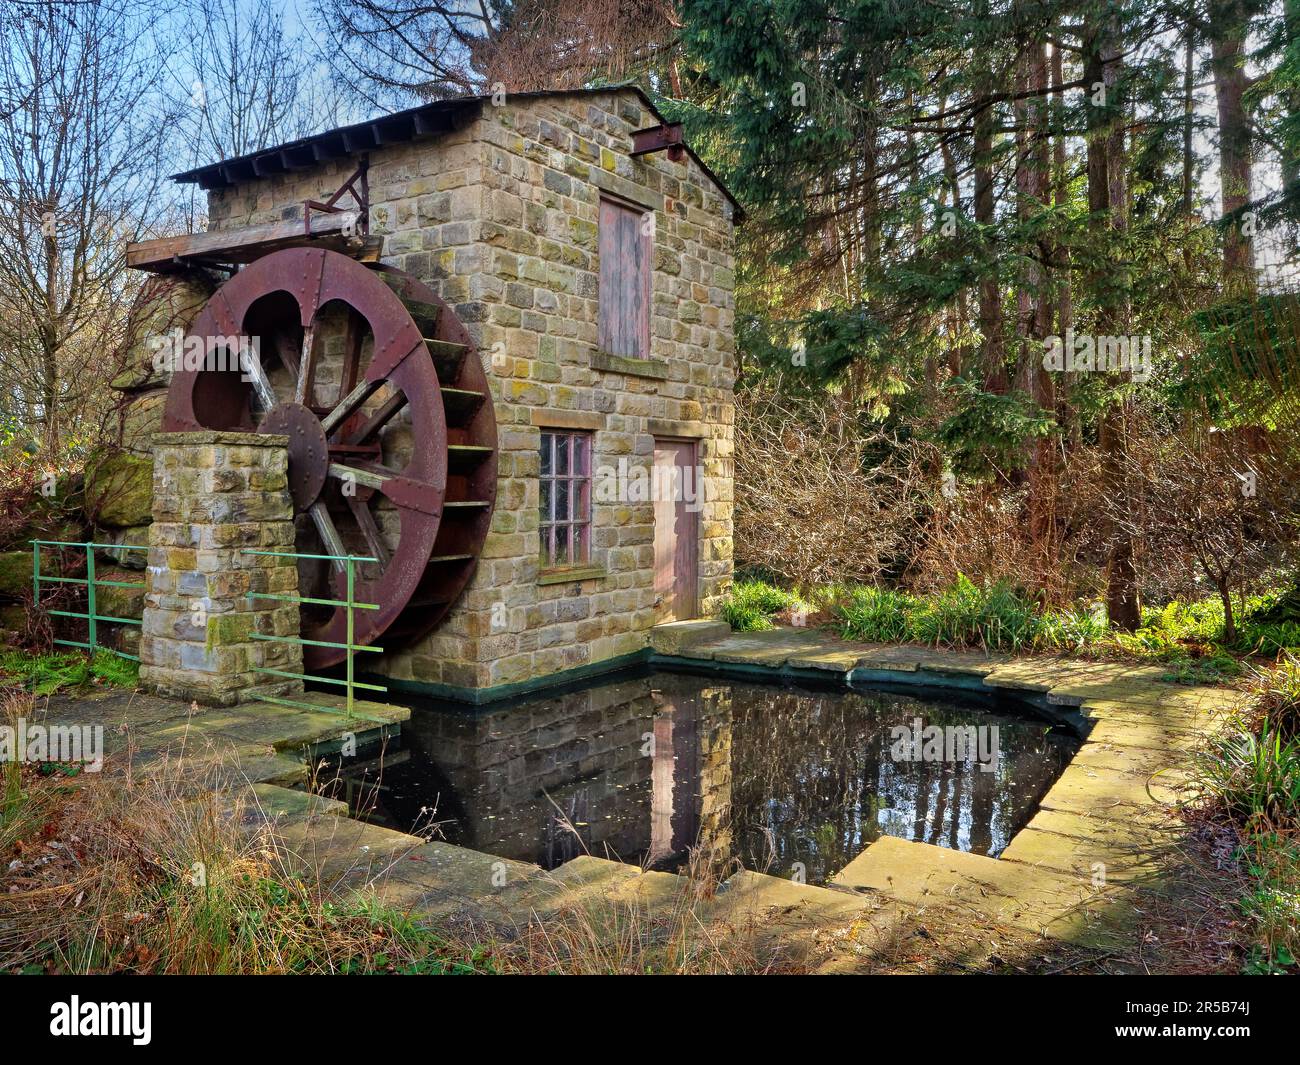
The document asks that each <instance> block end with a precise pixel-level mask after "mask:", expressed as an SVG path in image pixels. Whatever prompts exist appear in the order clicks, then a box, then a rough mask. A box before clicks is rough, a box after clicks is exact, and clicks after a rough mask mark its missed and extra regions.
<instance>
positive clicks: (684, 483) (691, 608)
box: [653, 440, 700, 621]
mask: <svg viewBox="0 0 1300 1065" xmlns="http://www.w3.org/2000/svg"><path fill="white" fill-rule="evenodd" d="M697 481H698V478H697V477H696V469H695V442H694V441H691V440H656V441H655V459H654V482H653V487H654V508H655V611H656V620H657V621H688V620H690V619H691V618H693V617H695V615H696V612H697V611H698V609H699V605H698V600H697V596H696V590H697V588H698V587H699V543H700V513H699V505H698V496H697V494H696V493H697V492H698V491H699V485H698V484H697Z"/></svg>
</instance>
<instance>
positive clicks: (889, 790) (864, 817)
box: [344, 673, 1074, 883]
mask: <svg viewBox="0 0 1300 1065" xmlns="http://www.w3.org/2000/svg"><path fill="white" fill-rule="evenodd" d="M917 718H920V719H922V720H923V721H924V723H925V724H927V725H931V724H936V725H939V726H941V727H942V726H949V725H951V726H966V725H972V724H973V725H976V726H984V727H985V728H988V727H989V726H992V725H996V726H998V741H999V744H998V745H999V748H1000V757H999V760H998V763H997V766H996V769H995V770H994V771H991V772H988V771H985V770H983V769H982V768H981V767H980V765H979V763H978V761H977V759H976V757H975V752H969V753H968V756H967V757H965V758H964V759H957V760H952V761H937V762H936V761H924V760H922V761H898V760H896V759H895V758H894V757H893V756H892V754H893V752H891V731H890V730H891V728H893V727H895V726H900V725H911V724H912V723H913V722H914V721H915V720H916V719H917ZM1073 749H1074V746H1073V744H1072V742H1071V741H1070V740H1068V739H1067V738H1065V737H1062V736H1060V735H1058V734H1057V733H1055V732H1051V731H1049V730H1048V728H1047V726H1046V725H1045V724H1043V723H1041V722H1038V721H1035V720H1033V719H1031V718H1028V717H1025V716H1019V715H1017V716H1008V715H996V716H995V715H993V714H990V713H987V712H986V711H984V710H983V709H980V708H978V707H972V706H959V705H956V704H954V703H952V702H931V701H925V700H919V699H914V698H911V697H909V696H904V695H897V694H886V693H875V692H856V691H843V690H837V691H810V690H802V689H794V688H783V687H777V686H770V685H756V684H747V683H740V682H734V683H733V682H726V683H719V682H718V681H717V680H716V679H715V678H709V679H707V680H706V679H702V678H699V677H693V676H683V675H674V674H663V673H656V674H651V675H647V676H637V677H631V678H622V679H618V680H614V681H611V682H608V683H605V684H602V685H599V686H596V687H592V688H588V689H586V690H582V691H574V692H568V693H562V694H558V695H553V696H549V697H546V698H543V699H536V700H531V701H526V702H522V703H515V704H511V705H508V706H502V707H500V708H488V709H486V710H480V711H477V712H472V713H471V712H466V711H463V710H460V709H454V708H450V707H447V706H445V705H440V706H438V707H436V708H435V707H426V708H422V709H417V711H416V713H415V714H413V716H412V719H411V721H410V722H409V723H408V724H407V725H406V726H404V729H403V735H402V739H401V746H400V748H399V749H398V750H396V751H388V752H385V756H384V759H383V765H382V768H381V767H380V765H379V762H378V760H377V759H374V758H373V756H372V757H371V758H370V760H369V761H367V762H365V763H364V764H363V763H360V762H358V763H356V764H354V765H353V766H345V767H344V776H345V778H351V779H353V780H356V778H357V777H358V776H363V775H364V777H365V779H366V781H367V782H368V783H369V784H371V785H377V787H376V788H375V789H374V791H373V793H372V794H373V795H374V801H373V807H374V809H373V816H374V817H375V818H376V819H377V820H380V821H382V822H384V823H388V824H393V825H395V826H398V827H402V828H409V827H411V826H412V825H415V824H417V823H419V822H420V818H421V811H422V810H425V809H428V808H433V809H434V810H435V811H436V813H435V815H434V818H433V819H434V820H435V821H436V822H437V823H438V825H439V828H440V831H441V833H442V835H443V837H444V838H446V839H448V840H450V841H451V842H454V843H459V844H462V845H464V846H467V847H472V848H474V849H476V850H481V851H486V852H488V853H491V854H497V855H500V856H502V857H507V858H513V859H517V860H520V861H529V862H537V863H539V864H541V865H543V866H545V867H547V868H553V867H555V866H557V865H560V864H562V863H563V862H565V861H568V860H569V859H570V858H573V857H576V856H578V855H580V854H584V853H590V854H594V855H598V856H600V857H609V858H614V859H617V860H621V861H628V862H634V863H638V864H642V865H646V866H652V867H655V868H663V869H671V868H676V867H678V866H679V865H680V864H681V863H682V862H683V861H685V860H686V859H687V857H688V856H689V854H690V852H691V850H692V848H694V847H696V846H701V847H704V848H707V850H708V852H709V854H710V856H711V859H712V860H714V861H720V860H725V859H727V858H728V857H734V858H737V859H739V861H740V862H741V863H742V864H744V865H745V866H746V867H747V868H754V869H769V870H770V871H772V872H774V873H777V874H778V875H790V872H791V870H792V869H794V867H795V863H800V864H801V865H802V866H803V868H804V869H805V870H806V875H807V877H808V879H809V880H810V881H811V882H814V883H817V882H824V881H825V880H827V879H829V878H830V877H831V876H833V875H834V874H835V873H836V872H837V871H838V870H839V869H841V868H843V866H844V865H845V864H847V863H848V862H849V861H850V860H852V858H853V857H855V856H856V855H857V854H858V853H860V852H861V851H862V850H863V848H865V847H866V846H867V845H868V844H870V843H871V842H872V841H873V840H875V839H876V838H878V837H879V836H880V835H881V834H882V833H889V834H891V835H897V836H902V837H904V838H906V839H913V840H923V841H925V842H929V843H935V844H938V845H940V846H947V847H953V848H956V849H960V850H971V851H975V852H977V853H980V854H996V853H998V852H999V851H1000V850H1001V849H1002V848H1003V847H1005V846H1006V844H1007V843H1008V842H1009V840H1010V838H1011V836H1012V835H1013V834H1014V833H1015V832H1016V831H1018V830H1019V828H1020V827H1021V826H1022V825H1023V824H1024V822H1025V821H1026V820H1028V818H1029V816H1030V815H1031V814H1032V812H1033V809H1034V808H1035V806H1036V804H1037V802H1038V800H1039V799H1040V798H1041V796H1042V794H1043V793H1044V792H1045V791H1046V790H1047V788H1048V787H1049V786H1050V785H1051V783H1052V781H1053V780H1055V778H1056V776H1057V775H1058V774H1059V773H1060V771H1061V770H1062V769H1063V768H1064V766H1065V764H1066V763H1067V762H1068V760H1069V757H1070V755H1071V754H1072V753H1073Z"/></svg>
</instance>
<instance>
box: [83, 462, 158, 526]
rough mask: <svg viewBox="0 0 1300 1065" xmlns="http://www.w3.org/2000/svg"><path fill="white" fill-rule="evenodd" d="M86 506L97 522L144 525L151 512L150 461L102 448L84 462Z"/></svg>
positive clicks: (151, 467)
mask: <svg viewBox="0 0 1300 1065" xmlns="http://www.w3.org/2000/svg"><path fill="white" fill-rule="evenodd" d="M86 506H87V508H88V509H89V510H90V512H91V513H93V514H94V515H95V518H96V520H97V521H98V522H99V523H100V524H101V525H108V526H112V527H114V528H119V529H122V528H129V527H130V526H132V525H145V524H148V522H149V520H150V517H151V515H152V511H153V463H152V462H151V461H150V460H149V459H147V458H142V457H141V456H139V455H132V454H129V453H128V452H125V451H106V452H101V453H100V454H99V455H97V456H95V457H94V458H93V459H92V460H91V461H90V462H89V463H87V464H86Z"/></svg>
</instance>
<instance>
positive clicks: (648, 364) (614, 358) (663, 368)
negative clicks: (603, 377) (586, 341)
mask: <svg viewBox="0 0 1300 1065" xmlns="http://www.w3.org/2000/svg"><path fill="white" fill-rule="evenodd" d="M591 368H592V369H593V370H604V371H605V372H606V373H621V374H627V375H629V376H631V377H653V378H655V380H658V381H666V380H668V363H666V362H664V361H663V360H662V359H636V358H632V357H631V356H629V355H614V354H612V353H611V352H608V351H601V350H600V349H599V348H596V349H595V350H593V351H592V353H591Z"/></svg>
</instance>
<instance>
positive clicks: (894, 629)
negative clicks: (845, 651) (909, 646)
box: [832, 585, 914, 643]
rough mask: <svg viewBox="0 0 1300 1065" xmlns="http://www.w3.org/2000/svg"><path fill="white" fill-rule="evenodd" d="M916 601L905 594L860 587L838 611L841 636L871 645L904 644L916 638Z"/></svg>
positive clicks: (837, 605) (842, 603)
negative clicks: (912, 615) (913, 613)
mask: <svg viewBox="0 0 1300 1065" xmlns="http://www.w3.org/2000/svg"><path fill="white" fill-rule="evenodd" d="M913 605H914V600H913V599H912V598H911V597H910V596H907V595H904V594H903V593H902V592H896V591H892V590H890V589H888V588H876V587H873V586H870V585H868V586H862V587H856V588H853V589H851V590H849V591H848V592H847V593H846V594H844V596H843V598H842V599H841V600H840V602H838V603H837V604H836V605H835V606H834V608H833V611H832V612H833V613H834V615H835V616H836V618H837V620H838V628H839V634H840V635H841V636H842V637H843V638H844V639H846V640H863V641H865V642H867V643H903V642H905V641H907V640H910V639H912V638H913V636H912V629H911V622H910V620H909V618H908V610H909V609H910V608H912V606H913Z"/></svg>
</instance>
